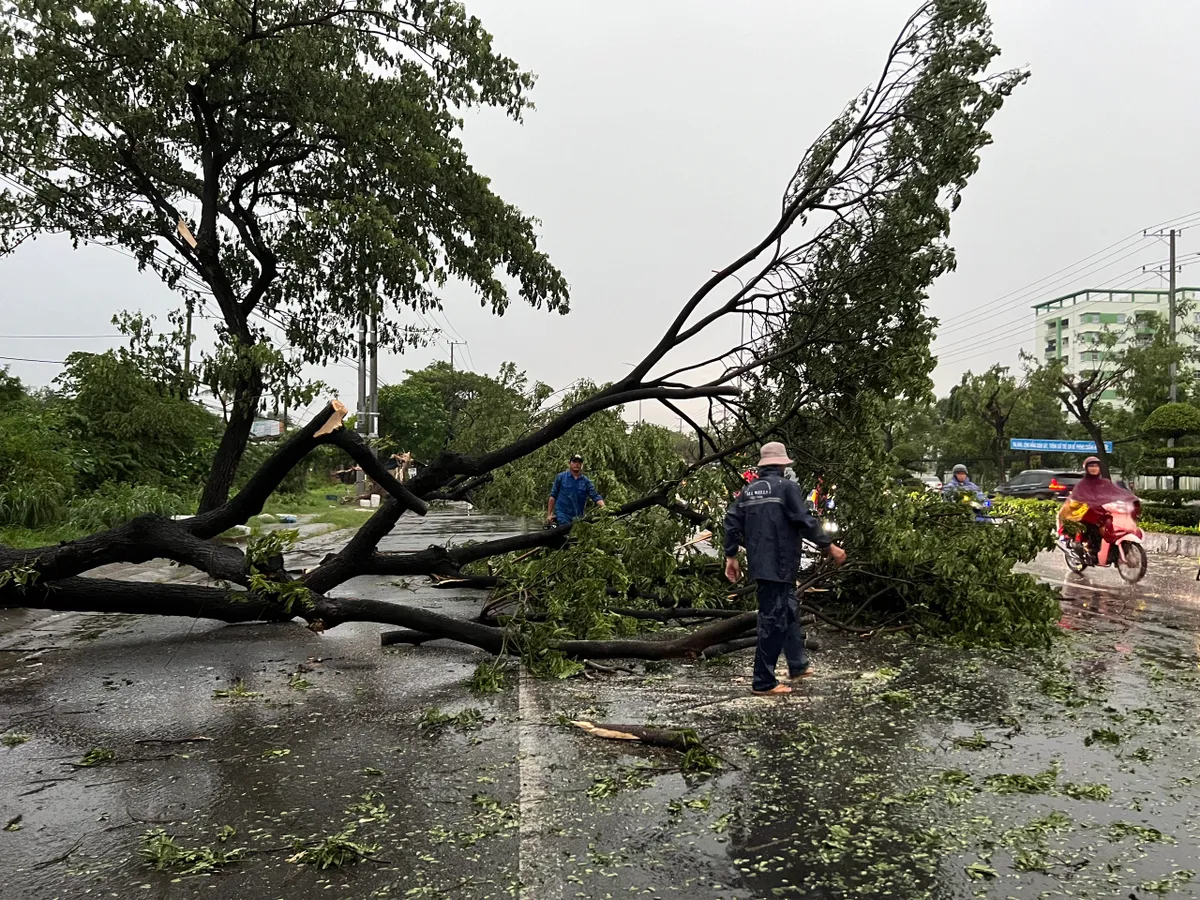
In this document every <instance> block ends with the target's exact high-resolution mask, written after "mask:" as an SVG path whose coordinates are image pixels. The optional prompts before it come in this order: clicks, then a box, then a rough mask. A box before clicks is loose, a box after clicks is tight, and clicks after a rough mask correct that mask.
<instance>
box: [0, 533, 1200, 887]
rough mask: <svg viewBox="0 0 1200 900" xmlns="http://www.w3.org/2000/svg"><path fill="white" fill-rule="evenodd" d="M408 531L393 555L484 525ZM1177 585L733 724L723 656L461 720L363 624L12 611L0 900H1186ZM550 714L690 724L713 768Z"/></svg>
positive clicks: (388, 588) (1192, 624)
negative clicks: (1031, 647) (1033, 646)
mask: <svg viewBox="0 0 1200 900" xmlns="http://www.w3.org/2000/svg"><path fill="white" fill-rule="evenodd" d="M405 526H406V528H407V529H408V530H406V531H403V532H401V533H399V534H397V535H396V536H394V537H393V538H392V539H391V544H390V548H391V549H402V548H419V547H423V546H426V545H428V544H430V543H433V542H435V541H444V540H447V539H450V538H452V537H453V538H454V539H457V540H469V539H475V538H478V537H481V536H483V535H485V534H488V535H493V534H500V533H504V531H505V530H506V529H507V530H511V528H512V527H513V526H512V525H511V524H510V523H504V522H501V521H498V520H493V519H487V518H479V517H473V518H471V519H469V520H468V519H464V518H462V517H460V516H457V515H439V516H431V517H429V519H428V520H426V521H424V522H420V523H412V522H408V521H406V522H405ZM321 552H323V551H322V550H321V548H320V547H319V546H315V547H313V548H311V550H310V559H312V558H315V556H317V555H319V554H320V553H321ZM293 564H294V565H305V564H308V561H307V560H305V559H295V560H293ZM1036 571H1037V572H1038V573H1039V574H1041V575H1043V576H1044V577H1046V578H1047V579H1051V580H1054V581H1059V582H1060V581H1062V580H1063V575H1064V572H1065V569H1064V567H1063V565H1062V562H1061V560H1060V559H1058V558H1054V557H1050V556H1047V557H1045V558H1044V559H1043V560H1042V561H1040V562H1039V565H1038V566H1037V567H1036ZM1195 573H1196V569H1195V566H1194V565H1192V564H1188V563H1187V562H1186V561H1183V560H1177V559H1174V558H1169V557H1157V556H1156V557H1152V559H1151V572H1150V575H1149V576H1148V578H1147V580H1146V582H1144V583H1143V585H1141V586H1140V587H1139V588H1137V589H1130V588H1126V587H1125V586H1123V585H1122V584H1121V583H1120V582H1119V580H1118V579H1117V578H1116V575H1115V573H1110V572H1100V573H1096V574H1092V573H1089V577H1088V578H1087V580H1086V582H1072V583H1069V584H1068V585H1067V587H1066V588H1065V597H1066V600H1065V602H1064V620H1063V625H1064V629H1063V631H1064V635H1065V637H1064V639H1063V640H1062V641H1061V642H1059V643H1058V644H1057V645H1056V646H1055V648H1054V650H1053V651H1052V652H1051V653H1048V654H1044V655H1032V654H1001V653H991V652H988V653H983V652H977V651H964V650H960V649H955V648H950V647H945V646H938V645H928V644H922V643H918V642H915V641H914V640H912V639H911V638H909V637H906V636H896V637H893V638H890V639H876V640H873V641H869V642H863V641H859V640H857V639H849V638H845V637H843V636H841V635H838V634H831V633H821V634H819V635H817V638H818V640H819V641H820V643H821V645H822V647H821V649H820V650H819V651H817V652H816V653H815V654H814V657H815V666H816V667H817V668H816V671H817V675H816V676H815V677H814V678H811V679H808V680H806V681H805V682H804V684H803V685H801V686H800V688H799V689H798V691H797V693H796V694H794V695H792V696H791V697H788V698H784V699H776V698H754V697H751V696H749V695H748V690H749V684H748V674H749V672H748V670H749V658H748V654H740V655H738V656H737V657H735V658H733V659H732V660H728V661H726V662H725V663H720V664H707V665H705V664H690V663H678V664H676V663H672V664H667V665H646V664H644V663H634V664H631V669H632V672H633V674H615V675H607V674H605V675H601V674H596V673H594V677H592V678H590V679H585V678H578V679H573V680H569V681H556V682H539V681H534V680H532V679H527V678H524V677H521V676H520V675H518V674H516V673H515V672H514V673H513V674H512V676H511V678H510V684H509V686H508V687H507V688H506V689H505V690H503V691H501V692H500V693H498V694H491V695H484V696H476V695H473V694H471V693H470V691H469V690H468V682H469V680H470V678H471V675H472V673H473V672H474V670H475V666H476V665H477V664H478V663H479V662H480V661H481V660H482V659H483V658H484V657H483V655H482V654H480V653H477V652H476V651H473V650H470V649H465V648H461V647H457V646H455V645H450V644H432V645H425V646H422V647H417V648H413V647H404V648H397V649H388V650H386V651H382V650H380V648H379V644H378V639H377V635H378V632H379V631H380V630H381V628H380V626H376V625H347V626H342V627H339V628H337V629H334V630H332V631H330V632H327V633H326V634H323V635H316V634H313V633H312V632H310V631H307V630H306V629H304V628H302V627H300V626H298V625H239V626H225V625H220V624H218V623H212V622H205V621H200V622H192V621H190V620H189V621H173V620H166V619H154V618H148V617H132V616H100V615H53V616H48V617H47V616H40V615H26V614H16V615H14V616H11V617H10V618H9V619H7V620H3V621H0V735H4V738H3V739H2V741H0V829H3V830H2V831H0V898H3V900H7V898H15V897H20V898H22V900H49V898H64V900H66V898H76V897H91V896H94V897H118V898H127V897H162V898H185V897H204V898H214V900H226V898H228V900H234V898H253V900H273V898H289V900H296V898H308V897H330V896H335V897H338V896H342V897H354V898H359V897H443V896H445V897H464V898H484V897H497V898H498V897H508V896H514V897H524V898H537V900H541V898H554V900H557V898H573V897H586V898H603V897H630V896H641V897H672V898H760V897H762V898H766V897H788V896H797V897H799V896H807V897H813V898H826V897H827V898H841V897H853V896H864V897H877V896H888V897H902V898H906V897H933V898H971V897H976V896H978V897H994V898H1009V897H1013V898H1034V897H1072V898H1087V897H1094V898H1127V897H1131V896H1132V897H1135V898H1150V897H1158V896H1163V895H1170V896H1175V897H1192V896H1200V876H1196V875H1195V874H1194V872H1193V869H1198V870H1200V788H1198V786H1197V785H1198V783H1200V733H1198V732H1197V727H1196V715H1195V713H1194V712H1193V709H1194V706H1195V700H1196V698H1197V695H1198V689H1200V668H1198V665H1200V644H1198V640H1200V638H1198V635H1200V583H1197V582H1196V581H1195ZM135 577H141V576H140V575H136V573H135ZM344 590H346V591H348V592H349V591H353V592H358V593H361V594H365V595H370V596H376V597H386V598H394V599H396V600H398V601H400V602H405V603H415V604H419V605H422V606H427V607H429V608H433V609H441V610H449V611H452V612H455V613H456V614H461V615H464V616H465V615H470V614H473V613H474V612H475V611H476V610H477V609H478V604H479V600H480V596H481V595H480V594H478V593H473V592H462V593H458V594H456V593H454V592H451V591H438V590H433V589H430V588H428V587H426V586H424V584H423V583H421V584H418V583H415V582H414V583H412V584H407V583H404V582H402V581H396V580H393V579H386V578H370V579H366V578H364V579H358V580H356V581H355V582H351V583H350V584H348V585H346V586H345V588H344ZM434 707H437V708H439V709H440V710H441V711H442V712H443V713H445V714H447V715H449V716H457V718H456V719H455V720H453V721H444V722H443V723H442V724H441V725H432V726H431V725H430V723H431V722H432V721H433V720H434V719H435V718H438V717H436V716H433V715H431V713H430V711H431V710H433V708H434ZM472 711H476V712H472ZM578 718H586V719H590V720H593V721H597V722H611V723H647V722H649V723H657V724H669V725H679V726H686V727H690V728H694V729H695V730H696V731H697V732H698V733H699V734H700V735H701V736H703V737H704V739H705V741H706V743H707V744H708V745H709V746H710V747H711V748H712V749H713V751H714V753H715V754H716V755H717V756H718V757H719V759H714V760H709V762H714V763H717V764H719V768H718V769H717V770H716V771H714V772H711V773H705V772H687V773H685V772H682V771H681V762H682V761H683V760H682V758H681V755H680V754H679V753H677V752H674V751H667V750H654V749H649V748H645V747H642V746H640V745H630V744H625V743H618V742H609V741H602V740H599V739H597V738H594V737H589V736H586V735H584V734H583V733H582V732H580V731H578V730H576V729H574V728H572V727H570V726H569V725H566V724H564V723H565V722H566V721H568V720H569V719H578ZM689 762H699V763H703V762H705V760H703V759H700V760H696V759H691V760H689ZM85 763H91V764H85ZM4 823H9V824H8V826H7V827H5V826H4ZM356 849H357V850H363V851H369V853H368V856H367V858H366V860H365V861H361V862H358V863H356V864H348V865H342V866H336V865H333V866H330V867H328V868H321V867H320V864H321V863H330V862H336V861H338V857H339V856H342V857H349V858H354V857H355V856H356V855H357V853H356ZM151 861H153V862H156V863H158V864H159V865H161V866H162V867H163V869H162V871H157V870H155V869H154V868H153V867H152V866H151V865H150V862H151Z"/></svg>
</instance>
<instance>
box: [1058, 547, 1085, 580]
mask: <svg viewBox="0 0 1200 900" xmlns="http://www.w3.org/2000/svg"><path fill="white" fill-rule="evenodd" d="M1063 556H1065V557H1066V558H1067V568H1068V569H1070V570H1071V571H1072V572H1074V573H1075V574H1076V575H1082V574H1083V570H1084V569H1086V568H1087V567H1088V564H1087V559H1086V558H1085V557H1084V556H1083V554H1082V553H1080V552H1079V551H1078V550H1075V549H1073V548H1072V549H1070V550H1067V549H1064V550H1063Z"/></svg>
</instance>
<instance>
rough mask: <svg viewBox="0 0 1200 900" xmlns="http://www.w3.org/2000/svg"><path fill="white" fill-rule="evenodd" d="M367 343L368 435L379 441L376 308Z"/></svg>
mask: <svg viewBox="0 0 1200 900" xmlns="http://www.w3.org/2000/svg"><path fill="white" fill-rule="evenodd" d="M367 344H368V350H367V352H368V353H370V355H371V389H370V394H369V395H368V398H367V406H368V411H367V415H368V417H369V419H370V421H369V423H368V435H367V437H368V438H370V439H371V440H372V441H377V440H378V438H379V313H378V311H377V310H375V309H374V308H372V309H371V329H370V332H369V333H368V335H367ZM376 454H377V455H378V448H376Z"/></svg>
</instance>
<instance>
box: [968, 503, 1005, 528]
mask: <svg viewBox="0 0 1200 900" xmlns="http://www.w3.org/2000/svg"><path fill="white" fill-rule="evenodd" d="M991 508H992V501H991V500H989V499H987V498H986V497H985V498H984V499H982V500H972V501H971V509H973V510H974V511H975V524H976V525H999V524H1000V520H999V519H997V518H995V517H993V516H992V514H991V512H990V510H991Z"/></svg>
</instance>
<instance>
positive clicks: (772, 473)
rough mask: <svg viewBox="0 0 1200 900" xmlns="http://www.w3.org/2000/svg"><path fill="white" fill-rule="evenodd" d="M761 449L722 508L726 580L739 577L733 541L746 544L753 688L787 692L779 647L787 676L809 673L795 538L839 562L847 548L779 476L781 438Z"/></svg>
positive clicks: (785, 462)
mask: <svg viewBox="0 0 1200 900" xmlns="http://www.w3.org/2000/svg"><path fill="white" fill-rule="evenodd" d="M760 454H761V459H760V460H759V463H758V478H756V479H755V480H754V481H752V482H750V484H748V485H746V486H745V487H744V488H742V492H741V494H740V495H739V496H738V498H737V500H735V501H734V503H733V505H732V506H730V507H729V511H728V512H727V513H726V514H725V575H726V577H727V578H728V579H729V580H730V581H737V580H738V579H739V578H741V577H742V569H741V566H740V565H739V563H738V558H737V554H738V547H745V548H746V556H747V558H748V560H749V563H748V564H749V569H750V573H749V574H750V577H751V578H753V579H754V580H755V581H757V582H758V649H757V650H756V651H755V653H754V683H753V689H754V693H756V694H790V693H791V691H792V689H791V688H790V687H788V686H787V685H783V684H780V683H779V681H778V680H777V679H776V678H775V664H776V663H778V662H779V652H780V650H782V651H783V652H784V654H785V655H786V656H787V661H788V675H789V677H790V679H791V680H793V681H794V680H796V679H798V678H803V677H804V676H805V675H807V674H809V666H808V654H807V653H805V652H804V634H803V632H801V630H800V620H799V613H798V610H797V607H796V568H797V566H798V564H799V552H800V539H801V538H807V539H808V540H810V541H812V542H813V543H814V544H816V545H817V546H818V547H820V548H821V551H822V552H823V553H824V554H825V555H827V556H828V557H830V558H831V559H832V560H833V561H834V562H835V563H837V564H839V565H840V564H841V563H842V562H843V561H844V560H845V559H846V553H845V551H843V550H842V548H841V547H838V546H836V545H833V544H831V543H830V541H829V538H828V536H826V534H825V531H824V529H822V528H821V526H820V524H819V523H818V522H817V521H816V520H815V519H813V518H812V516H810V515H809V514H808V512H807V511H806V510H805V508H804V496H803V495H802V494H801V493H800V487H799V485H797V484H796V483H795V482H793V481H789V480H787V479H786V478H785V477H784V474H783V468H784V466H789V465H791V463H792V461H791V460H790V459H788V455H787V449H786V448H785V447H784V446H783V444H780V443H778V442H775V441H772V442H771V443H768V444H764V445H763V447H762V450H761V451H760Z"/></svg>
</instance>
